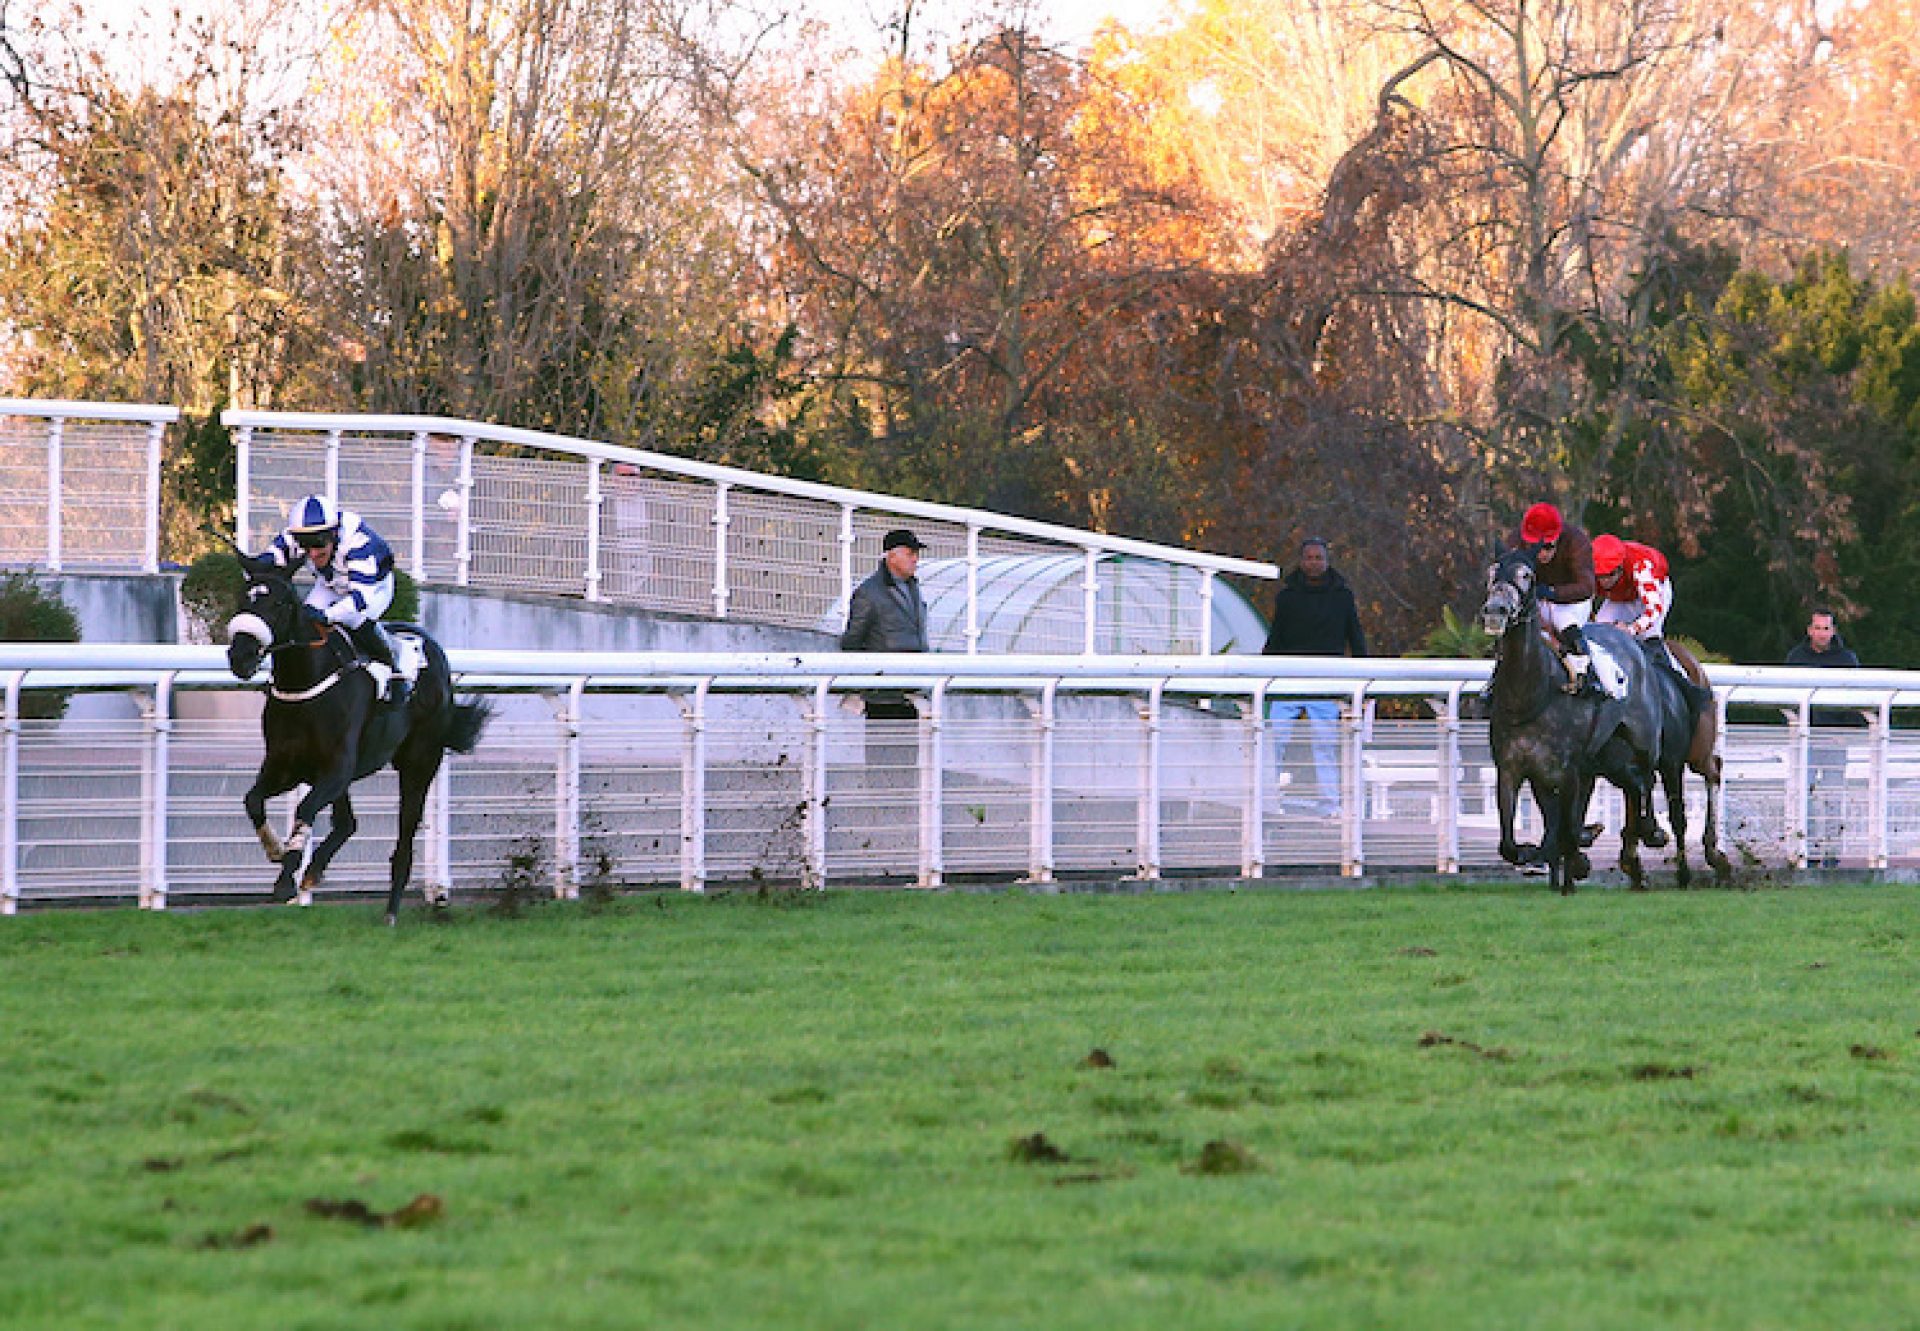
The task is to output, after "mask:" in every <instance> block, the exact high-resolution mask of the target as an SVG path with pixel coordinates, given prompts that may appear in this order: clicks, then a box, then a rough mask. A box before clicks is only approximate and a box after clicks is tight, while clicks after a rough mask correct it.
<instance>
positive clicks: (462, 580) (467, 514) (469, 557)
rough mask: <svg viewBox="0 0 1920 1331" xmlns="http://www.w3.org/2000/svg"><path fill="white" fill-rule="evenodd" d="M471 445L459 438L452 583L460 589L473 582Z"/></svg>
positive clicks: (470, 438) (467, 437)
mask: <svg viewBox="0 0 1920 1331" xmlns="http://www.w3.org/2000/svg"><path fill="white" fill-rule="evenodd" d="M473 443H474V437H473V436H472V435H470V434H467V435H462V436H460V527H459V531H458V532H457V533H456V534H455V536H454V544H453V564H454V581H455V582H456V583H458V584H459V585H460V586H462V587H466V586H470V585H471V584H472V581H473Z"/></svg>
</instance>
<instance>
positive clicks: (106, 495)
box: [60, 421, 147, 568]
mask: <svg viewBox="0 0 1920 1331" xmlns="http://www.w3.org/2000/svg"><path fill="white" fill-rule="evenodd" d="M62 453H63V456H62V459H61V470H60V562H61V565H62V567H66V568H86V567H104V568H125V567H128V566H129V565H133V566H138V565H139V563H140V561H141V557H142V552H143V551H144V550H145V548H146V523H147V498H146V495H147V427H146V426H144V425H141V424H137V423H135V424H124V423H120V422H113V421H72V422H69V423H68V425H67V429H66V437H65V439H64V441H63V443H62Z"/></svg>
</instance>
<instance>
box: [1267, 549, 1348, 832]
mask: <svg viewBox="0 0 1920 1331" xmlns="http://www.w3.org/2000/svg"><path fill="white" fill-rule="evenodd" d="M1264 651H1265V653H1266V655H1268V656H1345V655H1347V654H1348V653H1352V654H1353V655H1354V656H1365V655H1366V654H1367V639H1366V635H1365V634H1363V633H1362V632H1361V631H1360V611H1359V608H1358V607H1357V606H1356V605H1355V604H1354V599H1353V589H1352V588H1351V587H1349V586H1347V580H1346V579H1345V578H1344V577H1342V576H1341V575H1340V571H1339V570H1338V569H1336V568H1334V567H1333V563H1332V559H1331V556H1330V554H1329V551H1328V549H1327V543H1326V542H1325V541H1324V540H1322V539H1320V538H1319V537H1318V536H1309V537H1308V538H1307V539H1306V540H1304V541H1302V542H1300V563H1299V565H1298V567H1296V568H1295V569H1294V570H1293V572H1291V573H1289V574H1288V575H1287V577H1286V580H1285V581H1283V582H1282V583H1281V584H1280V590H1279V591H1278V592H1277V593H1276V594H1275V595H1274V598H1273V626H1272V628H1271V629H1269V630H1268V632H1267V645H1266V647H1265V648H1264ZM1302 716H1305V717H1306V718H1307V726H1308V729H1309V731H1310V732H1311V737H1312V746H1313V775H1314V788H1315V789H1314V796H1313V798H1312V799H1311V800H1309V801H1307V803H1306V806H1305V808H1306V812H1308V813H1310V814H1313V815H1316V816H1319V817H1331V816H1332V815H1333V814H1334V813H1336V812H1338V810H1339V808H1340V704H1339V703H1337V702H1335V701H1333V700H1332V699H1330V698H1321V699H1315V700H1313V701H1310V702H1309V701H1305V700H1301V699H1285V698H1277V699H1274V700H1273V701H1272V702H1271V703H1270V704H1269V705H1268V708H1267V717H1268V719H1269V720H1271V721H1272V722H1273V760H1274V763H1275V764H1276V765H1277V766H1278V767H1279V768H1280V770H1281V771H1283V772H1284V771H1285V770H1286V758H1287V745H1288V743H1289V742H1291V741H1292V739H1293V727H1294V722H1295V721H1297V720H1299V719H1300V717H1302Z"/></svg>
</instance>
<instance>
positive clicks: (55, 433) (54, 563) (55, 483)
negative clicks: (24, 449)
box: [47, 416, 67, 573]
mask: <svg viewBox="0 0 1920 1331" xmlns="http://www.w3.org/2000/svg"><path fill="white" fill-rule="evenodd" d="M66 428H67V423H66V422H65V421H63V420H61V419H60V418H59V417H58V416H55V417H54V418H53V419H52V420H50V421H48V422H47V571H48V572H49V573H58V572H59V571H60V535H61V533H60V509H61V507H62V496H61V489H62V479H61V475H60V464H61V462H62V460H63V456H62V455H63V453H64V451H65V450H64V449H63V447H62V444H61V441H62V438H63V436H64V434H65V432H66Z"/></svg>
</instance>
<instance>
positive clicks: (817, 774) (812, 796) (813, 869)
mask: <svg viewBox="0 0 1920 1331" xmlns="http://www.w3.org/2000/svg"><path fill="white" fill-rule="evenodd" d="M832 688H833V681H832V680H831V679H823V680H821V681H819V682H818V683H817V684H815V685H814V686H813V708H812V710H811V711H810V712H809V713H808V715H807V766H806V777H807V782H806V792H805V799H806V804H805V807H806V838H807V844H806V850H805V855H804V863H803V866H802V873H801V880H800V886H802V887H803V888H810V889H815V890H819V891H825V890H826V886H827V719H828V711H827V709H828V706H829V702H828V699H829V697H830V696H831V690H832Z"/></svg>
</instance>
